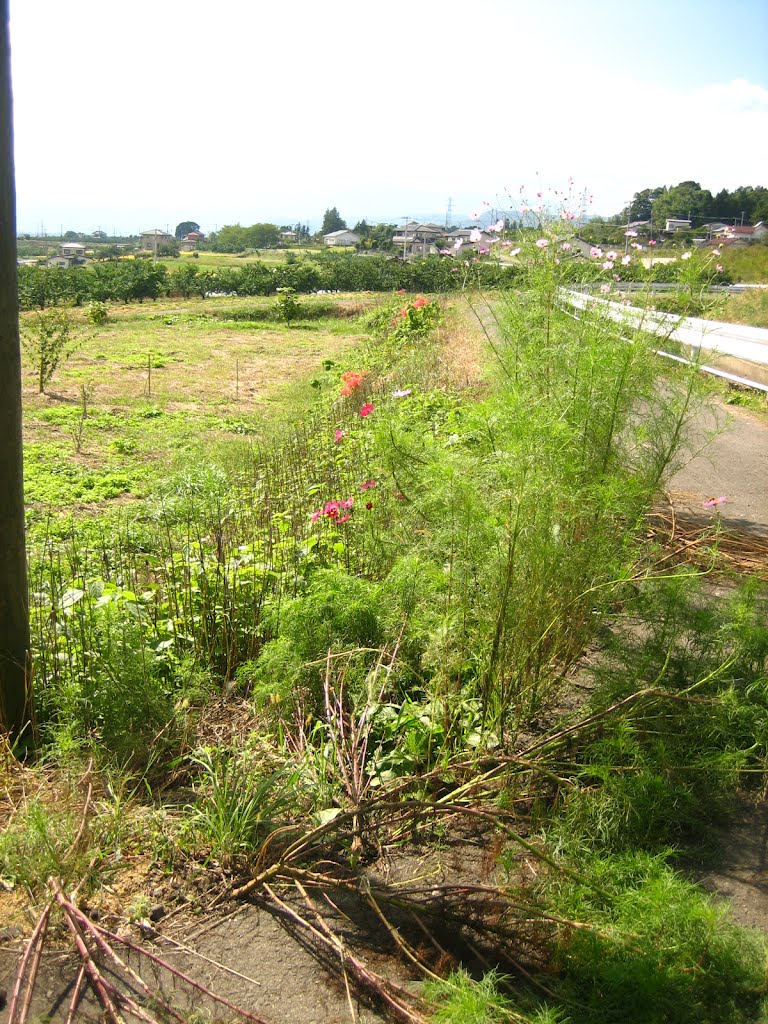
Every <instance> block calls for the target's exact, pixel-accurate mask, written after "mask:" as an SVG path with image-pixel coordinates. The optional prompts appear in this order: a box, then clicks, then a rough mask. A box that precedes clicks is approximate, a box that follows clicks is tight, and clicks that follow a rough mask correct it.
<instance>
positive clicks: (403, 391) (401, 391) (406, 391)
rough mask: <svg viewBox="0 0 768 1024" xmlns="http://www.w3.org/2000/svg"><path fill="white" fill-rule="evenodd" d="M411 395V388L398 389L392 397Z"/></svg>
mask: <svg viewBox="0 0 768 1024" xmlns="http://www.w3.org/2000/svg"><path fill="white" fill-rule="evenodd" d="M452 269H453V270H455V269H456V268H455V267H453V268H452ZM410 393H411V389H410V388H398V389H397V391H393V392H392V397H393V398H407V397H408V395H410Z"/></svg>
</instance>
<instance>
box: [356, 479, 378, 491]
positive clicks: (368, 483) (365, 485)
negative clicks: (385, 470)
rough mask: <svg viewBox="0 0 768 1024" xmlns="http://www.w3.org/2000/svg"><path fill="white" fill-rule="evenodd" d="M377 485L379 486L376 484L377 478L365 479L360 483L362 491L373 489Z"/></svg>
mask: <svg viewBox="0 0 768 1024" xmlns="http://www.w3.org/2000/svg"><path fill="white" fill-rule="evenodd" d="M376 486H377V484H376V481H375V480H364V481H363V482H362V483H361V484H360V490H361V491H372V490H373V488H374V487H376Z"/></svg>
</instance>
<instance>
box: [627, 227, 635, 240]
mask: <svg viewBox="0 0 768 1024" xmlns="http://www.w3.org/2000/svg"><path fill="white" fill-rule="evenodd" d="M624 234H625V235H626V236H627V238H637V232H636V231H632V229H631V228H630V230H629V231H625V232H624Z"/></svg>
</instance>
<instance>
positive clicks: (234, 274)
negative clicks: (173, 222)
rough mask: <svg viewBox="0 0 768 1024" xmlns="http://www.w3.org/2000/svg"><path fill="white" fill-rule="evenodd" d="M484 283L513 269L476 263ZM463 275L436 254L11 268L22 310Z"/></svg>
mask: <svg viewBox="0 0 768 1024" xmlns="http://www.w3.org/2000/svg"><path fill="white" fill-rule="evenodd" d="M475 266H476V267H478V268H480V269H479V273H481V274H482V281H483V284H484V285H486V286H487V287H493V286H495V285H497V284H501V283H503V282H504V281H508V280H509V279H510V278H511V277H513V276H514V274H515V272H516V271H515V268H514V267H509V266H506V267H505V266H499V265H498V264H497V263H490V262H489V263H479V264H476V265H475ZM463 277H464V275H463V274H462V273H459V272H457V271H456V268H455V264H454V263H453V261H452V260H449V259H444V258H440V257H437V256H425V257H423V258H421V259H415V260H412V261H408V262H406V261H403V260H398V259H393V258H392V257H388V256H383V255H382V256H379V255H375V254H373V255H368V256H364V257H361V256H358V255H354V254H346V253H318V254H316V255H315V256H314V257H313V258H312V259H307V260H297V261H295V262H293V263H285V264H282V265H279V266H269V265H267V264H265V263H247V264H246V265H245V266H243V267H222V268H220V269H216V270H212V269H209V268H207V267H197V266H195V265H194V264H192V263H185V264H183V265H182V266H180V267H174V268H172V269H169V268H168V267H167V266H166V265H165V264H163V263H155V262H153V261H152V260H150V259H136V260H113V261H105V262H103V263H97V264H95V265H93V266H90V267H70V268H60V267H33V266H23V267H19V270H18V294H19V307H20V308H21V309H24V310H29V309H45V308H47V307H48V306H61V305H74V306H81V305H83V303H85V302H123V303H129V302H143V301H144V300H145V299H157V298H160V297H161V296H179V297H181V298H189V297H190V296H199V297H200V298H205V297H206V296H208V295H211V294H224V295H242V296H255V295H274V294H276V293H277V290H278V289H279V288H293V289H294V290H295V291H296V292H299V293H304V294H307V293H309V292H316V291H392V290H397V289H400V288H404V289H406V290H407V291H428V292H447V291H452V290H456V289H457V288H460V287H461V284H462V281H463Z"/></svg>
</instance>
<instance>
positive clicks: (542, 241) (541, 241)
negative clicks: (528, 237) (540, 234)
mask: <svg viewBox="0 0 768 1024" xmlns="http://www.w3.org/2000/svg"><path fill="white" fill-rule="evenodd" d="M548 245H549V240H548V239H546V238H537V239H536V246H537V248H539V249H546V248H547V246H548Z"/></svg>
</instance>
